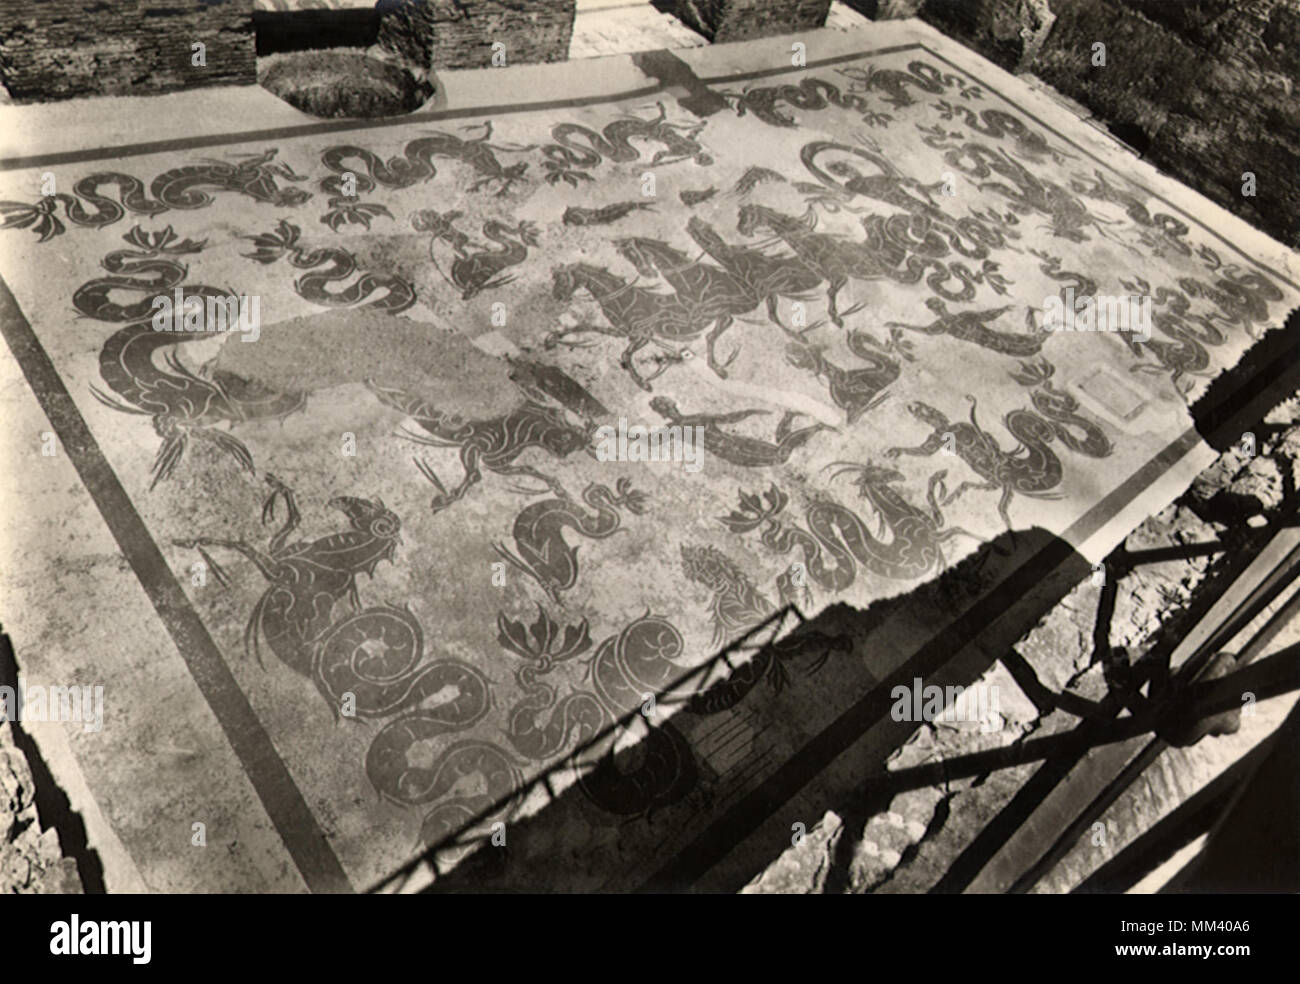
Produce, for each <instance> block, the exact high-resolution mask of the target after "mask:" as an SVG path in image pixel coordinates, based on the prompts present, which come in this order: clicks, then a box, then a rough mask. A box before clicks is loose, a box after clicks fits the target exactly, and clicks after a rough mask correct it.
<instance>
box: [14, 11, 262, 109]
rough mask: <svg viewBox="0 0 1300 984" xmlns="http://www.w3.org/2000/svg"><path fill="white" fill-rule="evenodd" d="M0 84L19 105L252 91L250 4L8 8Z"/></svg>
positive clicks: (254, 71)
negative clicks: (199, 57) (229, 88)
mask: <svg viewBox="0 0 1300 984" xmlns="http://www.w3.org/2000/svg"><path fill="white" fill-rule="evenodd" d="M196 43H201V44H202V45H203V46H204V51H203V56H204V62H205V64H203V65H196V64H194V58H195V51H194V49H193V47H192V45H194V44H196ZM0 81H3V82H4V85H5V87H6V88H7V89H8V90H9V92H10V93H11V95H12V96H13V97H14V99H15V100H18V101H40V100H47V99H67V98H69V97H72V96H82V95H112V94H124V93H133V94H142V93H148V92H170V91H172V90H176V89H189V88H196V87H199V86H210V85H251V84H252V83H254V82H256V81H257V66H256V55H255V44H254V37H253V0H228V2H223V3H216V4H214V3H211V2H208V0H166V2H165V3H160V4H156V5H153V4H127V5H123V4H117V3H100V2H96V0H2V2H0Z"/></svg>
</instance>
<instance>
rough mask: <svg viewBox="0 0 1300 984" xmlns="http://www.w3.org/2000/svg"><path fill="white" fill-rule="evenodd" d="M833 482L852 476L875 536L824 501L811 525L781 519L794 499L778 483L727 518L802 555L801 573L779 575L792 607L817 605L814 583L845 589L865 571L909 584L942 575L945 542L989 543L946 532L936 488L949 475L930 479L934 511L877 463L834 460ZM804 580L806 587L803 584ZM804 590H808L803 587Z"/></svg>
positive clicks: (743, 501) (812, 511)
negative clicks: (918, 503)
mask: <svg viewBox="0 0 1300 984" xmlns="http://www.w3.org/2000/svg"><path fill="white" fill-rule="evenodd" d="M827 467H833V468H836V469H838V470H837V471H836V472H835V473H834V474H833V475H832V476H831V477H832V479H835V478H838V477H839V476H841V475H853V476H855V478H856V485H857V489H858V493H859V495H860V496H861V497H862V499H863V501H864V502H866V503H867V504H868V505H869V506H870V507H871V509H872V510H873V512H874V515H875V519H876V523H877V532H878V533H879V534H880V535H877V534H876V533H873V532H872V531H871V530H870V529H869V528H868V526H867V524H866V523H865V522H863V520H862V519H861V518H860V517H859V516H858V514H857V513H856V512H854V511H853V510H851V509H848V508H846V507H844V506H842V505H840V504H839V503H837V502H835V501H833V500H832V499H830V498H827V497H825V496H821V497H819V498H818V499H816V501H814V502H813V503H812V504H811V505H810V506H809V507H808V510H807V514H806V519H805V522H806V524H807V526H806V528H804V527H800V526H797V525H794V524H790V523H787V522H786V521H785V520H784V519H782V518H779V517H780V516H781V513H782V512H783V511H784V509H785V507H786V505H787V504H788V503H789V501H790V497H789V496H788V495H787V494H786V493H785V492H783V491H782V490H781V489H780V488H779V487H777V486H776V485H773V486H772V487H771V488H770V489H769V490H768V491H767V492H765V493H763V495H762V496H761V497H760V496H758V495H751V494H746V493H744V492H741V493H740V508H739V509H737V510H733V511H732V512H731V513H730V514H728V515H727V516H724V517H721V522H722V524H723V525H724V526H726V527H727V528H728V529H730V530H731V531H732V532H733V533H740V534H743V533H748V532H750V531H752V530H755V529H758V528H760V527H762V528H763V533H762V535H761V537H760V541H761V542H762V544H763V545H764V546H765V547H767V548H768V549H769V550H772V551H774V552H776V553H777V554H787V553H790V552H791V551H798V552H799V554H800V556H801V557H802V560H801V562H800V565H801V566H800V568H799V570H798V572H796V571H795V570H793V569H787V570H786V571H783V572H782V573H781V575H780V576H779V577H778V578H777V589H778V591H779V592H780V595H781V600H782V601H783V602H784V603H786V604H793V603H795V602H797V601H800V600H802V601H803V602H805V603H809V602H811V600H812V598H811V585H810V584H808V583H807V582H808V581H811V582H812V584H815V585H816V586H817V587H819V588H821V589H822V590H823V591H828V592H831V593H838V592H841V591H845V590H847V589H848V588H849V587H850V586H852V584H853V583H854V582H855V581H856V580H857V579H858V576H859V574H860V573H861V574H865V575H867V576H874V577H882V578H887V579H889V580H894V581H910V580H914V579H916V578H919V577H924V576H925V575H927V574H930V573H931V572H935V571H941V570H943V568H944V566H945V560H944V556H943V544H944V543H945V542H947V541H948V540H951V539H953V538H954V537H958V536H965V537H969V538H971V539H973V540H977V541H980V542H983V538H982V537H979V536H977V535H976V534H974V533H971V532H969V531H967V530H964V529H962V528H960V527H952V528H950V529H944V528H943V527H944V520H943V513H942V511H941V510H940V503H939V502H938V498H937V494H938V493H937V490H938V488H939V486H940V484H941V483H942V481H943V479H944V476H945V473H943V472H940V473H938V474H936V475H934V476H932V477H931V479H930V486H929V492H928V497H927V501H928V503H929V509H928V510H927V509H921V508H918V507H917V506H914V505H912V504H911V503H910V502H908V501H907V500H906V499H904V498H903V496H902V495H901V494H900V493H899V492H897V491H895V490H894V488H893V487H892V486H893V485H895V484H897V483H900V482H902V481H903V479H904V476H903V474H902V473H901V472H899V471H896V470H894V469H892V468H884V467H881V466H879V465H874V464H871V463H867V464H854V463H852V462H835V463H834V464H833V465H829V466H827ZM801 580H802V581H803V583H802V584H800V583H799V582H800V581H801ZM801 588H802V590H800V589H801Z"/></svg>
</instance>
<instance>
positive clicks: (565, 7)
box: [376, 0, 575, 69]
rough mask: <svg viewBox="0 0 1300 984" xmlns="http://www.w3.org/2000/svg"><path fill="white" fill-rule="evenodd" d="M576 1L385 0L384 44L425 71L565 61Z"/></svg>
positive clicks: (382, 5)
mask: <svg viewBox="0 0 1300 984" xmlns="http://www.w3.org/2000/svg"><path fill="white" fill-rule="evenodd" d="M574 7H575V3H574V0H380V2H379V3H378V4H377V5H376V9H377V10H378V12H379V15H380V23H379V46H380V47H381V48H384V49H386V50H388V51H392V52H394V53H395V54H398V55H400V56H401V57H402V58H404V59H406V60H407V61H408V62H410V63H411V64H412V65H413V66H414V67H417V68H423V69H431V68H432V69H437V68H486V67H487V66H489V65H491V64H492V55H493V49H492V45H493V43H494V42H497V41H499V42H501V44H503V45H504V46H505V47H504V49H501V53H502V55H503V57H504V58H505V63H506V64H509V65H514V64H520V63H527V62H554V61H564V60H565V59H566V58H568V57H569V41H570V39H571V38H572V37H573V18H574Z"/></svg>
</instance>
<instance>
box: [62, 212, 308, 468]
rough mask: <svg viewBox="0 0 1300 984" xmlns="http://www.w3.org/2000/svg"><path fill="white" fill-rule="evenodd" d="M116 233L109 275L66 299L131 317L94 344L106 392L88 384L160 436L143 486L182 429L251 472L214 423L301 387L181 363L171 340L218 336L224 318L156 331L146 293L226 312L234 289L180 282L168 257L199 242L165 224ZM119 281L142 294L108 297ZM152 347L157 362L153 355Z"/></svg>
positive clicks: (283, 399)
mask: <svg viewBox="0 0 1300 984" xmlns="http://www.w3.org/2000/svg"><path fill="white" fill-rule="evenodd" d="M123 239H125V240H126V241H127V242H128V243H130V244H131V245H132V246H133V247H135V248H133V249H124V250H116V251H114V252H112V253H109V254H108V256H106V257H105V258H104V260H103V264H102V265H103V267H104V269H105V270H107V271H109V275H108V276H106V277H97V278H95V279H94V280H90V281H87V282H86V283H85V284H82V285H81V286H80V287H78V288H77V290H76V291H75V292H74V294H73V299H72V303H73V306H74V307H76V309H77V310H78V311H80V312H81V313H82V314H85V315H87V316H89V317H92V318H95V319H97V320H101V321H112V322H119V321H132V322H134V323H133V324H128V325H125V326H123V327H122V328H119V329H118V330H117V331H115V332H114V333H113V334H112V335H110V336H109V337H108V339H107V340H106V341H105V342H104V346H103V348H101V349H100V352H99V374H100V377H101V378H102V379H103V381H104V383H105V384H106V385H107V387H108V389H109V390H111V391H112V393H113V394H114V395H112V396H110V395H108V394H106V393H104V392H103V391H101V390H99V389H97V388H96V387H94V386H92V387H91V388H90V390H91V393H92V394H93V395H94V397H95V398H96V399H97V400H99V401H100V402H101V403H103V404H104V405H105V406H108V407H112V408H113V409H114V410H117V411H120V412H122V413H129V414H135V415H139V416H144V417H149V418H151V419H152V421H153V427H154V432H155V433H156V434H157V435H158V436H159V437H160V438H162V444H161V446H160V447H159V448H158V454H157V456H156V457H155V458H154V465H153V471H152V479H151V481H150V485H149V487H150V489H153V488H154V487H155V486H156V485H157V484H158V483H159V482H161V481H163V480H164V479H166V478H167V477H168V476H170V475H171V473H172V472H173V471H174V470H175V468H176V466H177V465H178V464H179V463H180V461H181V459H182V457H183V456H184V453H185V449H186V447H187V446H188V443H189V439H190V438H191V437H194V438H197V439H199V440H203V441H207V442H208V443H210V444H212V445H213V446H214V447H216V448H218V449H219V450H221V451H223V452H224V453H226V454H227V455H229V456H230V457H232V458H233V459H234V460H235V461H236V462H237V463H238V464H239V466H240V467H241V468H244V469H245V470H247V471H249V472H250V473H251V472H252V471H253V457H252V455H251V454H250V453H249V451H248V449H247V448H246V447H245V446H244V444H243V442H241V441H240V440H238V439H237V438H236V437H234V436H233V435H231V434H229V433H227V432H225V431H222V430H219V429H217V425H219V424H222V423H225V424H227V425H234V424H237V423H240V422H242V421H246V420H255V419H266V418H271V419H283V418H284V417H287V416H288V415H289V414H291V413H294V412H295V411H298V410H301V409H302V408H303V407H304V406H305V405H306V401H307V398H306V396H305V395H304V394H302V393H286V392H280V391H277V390H273V389H270V388H269V387H266V386H263V385H262V384H260V383H257V382H253V381H250V380H247V379H245V378H244V377H242V376H237V375H235V374H234V373H231V372H227V371H226V370H224V369H213V370H212V371H211V372H207V373H205V374H203V375H199V374H197V373H194V372H192V371H191V370H190V369H188V368H186V367H185V365H184V364H183V363H182V362H181V360H180V358H179V356H178V355H177V352H176V348H177V346H180V345H184V344H187V343H191V342H198V341H204V340H208V339H212V338H221V337H226V336H227V335H228V329H229V326H228V325H227V326H221V325H214V326H208V325H207V323H206V320H202V321H201V324H200V325H199V326H198V327H195V328H194V330H186V331H183V332H180V331H158V330H156V329H155V327H154V325H153V322H152V319H151V317H150V316H151V314H152V313H153V312H154V306H153V300H154V298H155V297H157V296H159V295H162V296H164V297H168V298H170V297H171V296H172V292H173V291H174V290H175V289H180V291H181V296H182V298H183V303H185V302H189V301H191V300H196V301H198V302H200V303H203V304H204V313H203V319H206V317H207V309H206V303H205V302H206V301H207V300H208V299H215V300H217V301H218V302H220V303H221V304H222V306H223V308H224V310H225V312H226V314H227V317H228V318H229V317H231V316H233V314H234V312H232V311H231V308H230V306H229V302H230V301H231V300H232V298H233V297H234V295H233V294H232V292H230V291H225V290H220V289H218V288H216V287H208V286H203V285H195V284H183V281H184V280H185V277H186V274H187V272H188V268H187V267H186V266H185V265H184V264H183V263H181V262H179V261H178V260H177V259H175V258H174V257H176V256H181V255H186V254H190V253H197V252H199V251H200V250H201V249H202V248H203V246H204V243H203V242H197V243H196V242H193V241H192V240H189V239H185V240H177V238H176V235H175V233H174V232H173V231H172V229H171V227H170V226H168V227H167V228H166V229H164V230H162V231H161V232H156V233H146V232H144V231H142V230H141V229H140V227H139V226H136V227H135V228H133V229H132V230H131V231H130V232H129V233H127V234H126V235H125V236H124V237H123ZM122 291H125V292H127V293H143V294H144V295H145V296H144V297H143V298H142V299H141V300H139V301H136V302H130V303H122V302H120V301H115V300H113V295H114V294H116V293H118V292H122ZM183 310H184V309H183V308H182V311H181V312H177V313H183ZM141 319H146V320H141ZM160 351H161V352H163V353H164V355H163V362H164V364H165V368H162V367H160V366H159V365H158V364H157V363H156V362H155V361H154V355H155V353H157V352H160Z"/></svg>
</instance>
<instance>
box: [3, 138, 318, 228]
mask: <svg viewBox="0 0 1300 984" xmlns="http://www.w3.org/2000/svg"><path fill="white" fill-rule="evenodd" d="M276 153H277V151H276V148H274V147H273V148H271V149H269V150H267V151H265V152H263V153H261V154H251V155H245V157H244V159H243V160H237V161H234V162H231V161H215V160H210V161H205V162H203V163H201V164H186V165H183V166H181V167H175V168H172V169H171V170H168V171H164V172H163V173H162V174H160V175H158V177H156V178H154V180H153V182H152V183H151V184H150V186H149V193H150V194H151V195H153V198H152V199H150V198H148V197H147V196H146V195H145V193H144V184H143V182H141V181H140V179H139V178H136V177H134V176H132V175H130V174H124V173H122V172H119V171H101V172H98V173H95V174H90V175H87V176H86V177H84V178H81V179H80V180H78V181H77V183H76V184H74V185H73V186H72V190H73V193H74V194H73V195H69V194H67V193H66V192H59V193H57V194H53V195H47V196H46V197H44V198H42V199H41V200H40V201H39V202H37V203H36V204H34V205H29V204H26V203H24V202H0V216H3V221H0V229H26V228H31V230H32V231H33V232H35V233H36V234H37V235H39V236H40V239H41V242H45V241H46V240H48V239H52V238H53V237H55V236H58V235H61V234H62V233H63V232H64V231H65V229H66V227H65V226H64V225H63V223H62V222H61V221H59V218H58V215H57V210H58V206H59V205H60V204H61V205H63V208H64V214H65V215H66V216H67V218H68V219H69V220H70V221H71V222H73V223H74V224H75V225H79V226H88V227H90V228H95V229H97V228H100V227H102V226H107V225H112V224H113V223H114V222H117V221H118V220H120V219H121V218H122V217H123V216H124V215H125V214H126V211H127V210H128V209H129V210H130V211H131V212H135V213H138V214H142V215H148V216H154V215H159V214H161V213H163V212H166V211H168V210H170V209H184V210H192V209H198V208H206V207H207V206H209V205H211V204H212V202H213V201H214V198H213V196H212V194H211V193H210V191H208V190H204V189H211V190H214V191H228V192H233V193H235V194H240V195H247V196H249V197H250V198H253V199H254V200H256V201H259V202H264V203H266V204H268V205H274V206H275V207H277V208H292V207H295V206H297V205H301V204H303V203H304V202H306V201H307V200H308V199H310V198H311V192H309V191H304V190H303V189H301V188H281V187H280V186H279V185H278V184H277V183H276V179H277V178H279V179H283V180H287V181H304V180H306V178H305V176H303V175H300V174H295V173H294V171H293V169H292V168H290V167H289V165H287V164H284V163H282V162H280V161H275V160H274V158H275V155H276ZM105 185H112V186H115V187H116V188H117V189H118V196H119V198H120V199H121V204H120V205H119V204H118V202H116V201H114V200H113V199H112V198H109V197H108V196H106V195H102V194H100V193H99V192H100V189H101V188H102V187H103V186H105ZM74 196H75V197H74ZM78 199H80V200H78ZM82 202H85V203H87V204H89V205H90V206H92V207H93V208H94V211H87V209H86V207H85V205H83V204H82ZM124 206H125V207H124Z"/></svg>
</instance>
